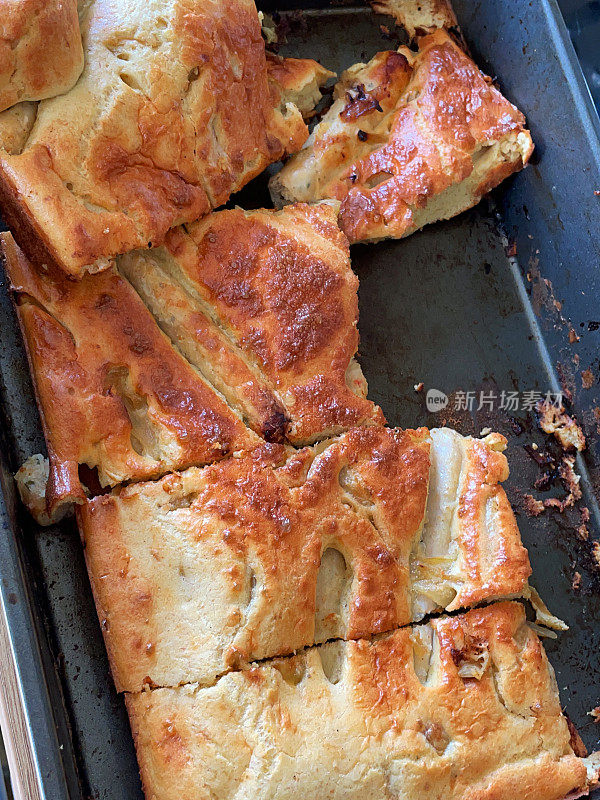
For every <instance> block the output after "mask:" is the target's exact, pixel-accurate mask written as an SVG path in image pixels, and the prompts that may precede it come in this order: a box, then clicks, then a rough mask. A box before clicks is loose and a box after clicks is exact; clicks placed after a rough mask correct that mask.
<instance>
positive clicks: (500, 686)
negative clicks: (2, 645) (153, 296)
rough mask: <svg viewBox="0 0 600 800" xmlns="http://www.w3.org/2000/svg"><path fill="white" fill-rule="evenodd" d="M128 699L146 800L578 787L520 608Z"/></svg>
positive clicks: (352, 799)
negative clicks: (207, 683)
mask: <svg viewBox="0 0 600 800" xmlns="http://www.w3.org/2000/svg"><path fill="white" fill-rule="evenodd" d="M126 701H127V707H128V711H129V714H130V719H131V723H132V730H133V734H134V739H135V741H136V748H137V754H138V760H139V763H140V768H141V774H142V781H143V784H144V788H145V791H146V794H147V795H148V796H150V797H157V798H158V797H160V798H164V800H171V798H172V800H179V798H181V797H194V798H198V800H209V798H210V800H233V798H235V799H236V800H251V799H252V798H261V800H274V799H275V798H279V797H285V798H290V800H301V798H324V797H331V798H344V800H364V798H367V797H368V798H369V800H400V798H402V800H424V798H434V797H435V798H448V800H516V798H527V800H560V799H562V798H564V797H566V796H567V795H568V794H569V793H570V792H576V791H577V790H580V791H583V792H585V790H586V788H587V780H586V765H585V762H584V761H583V760H581V759H579V758H577V756H576V755H575V753H574V752H573V748H572V747H571V744H570V733H569V727H568V725H567V721H566V719H565V717H564V716H563V715H562V713H561V708H560V702H559V699H558V693H557V691H556V683H555V680H554V677H553V674H552V671H551V668H550V667H549V665H548V662H547V659H546V656H545V654H544V651H543V648H542V646H541V643H540V641H539V639H538V638H537V636H536V635H535V634H534V633H533V631H531V630H530V629H529V628H528V627H527V624H526V620H525V614H524V609H523V607H522V606H520V605H519V604H516V603H502V604H499V605H496V606H492V607H489V608H485V609H479V610H476V611H470V612H469V613H467V614H464V615H461V616H457V617H454V618H452V619H444V620H436V621H433V622H431V623H429V625H425V626H419V627H418V628H416V629H413V630H409V629H403V630H399V631H397V632H395V633H393V634H392V635H389V636H385V637H383V638H380V639H378V640H376V641H373V642H367V641H359V642H348V643H339V642H334V643H330V644H325V645H321V646H320V647H317V648H312V649H309V650H306V651H304V652H302V653H300V654H299V655H297V656H295V657H292V658H288V659H277V660H275V661H267V662H265V663H262V664H258V665H256V666H254V667H253V668H251V669H249V670H246V671H242V672H235V673H230V674H228V675H226V676H224V677H222V678H221V679H220V680H219V681H217V683H216V684H215V685H214V686H211V687H198V686H180V687H178V688H175V689H157V690H154V691H146V692H142V693H140V694H130V695H127V697H126ZM217 765H218V766H217ZM221 765H223V766H222V767H221Z"/></svg>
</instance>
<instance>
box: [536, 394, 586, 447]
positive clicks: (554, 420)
mask: <svg viewBox="0 0 600 800" xmlns="http://www.w3.org/2000/svg"><path fill="white" fill-rule="evenodd" d="M536 409H537V412H538V415H539V416H538V422H539V426H540V428H541V429H542V430H543V431H544V433H551V434H553V435H554V437H555V438H556V439H557V440H558V442H559V443H560V445H561V447H562V448H563V450H578V451H581V450H583V449H584V448H585V436H584V433H583V431H582V430H581V428H580V427H579V425H578V424H577V422H575V420H574V419H573V418H572V417H570V416H569V415H568V414H567V413H566V412H565V409H564V406H562V405H561V406H555V405H553V404H552V403H549V402H548V401H546V400H540V402H539V403H537V405H536Z"/></svg>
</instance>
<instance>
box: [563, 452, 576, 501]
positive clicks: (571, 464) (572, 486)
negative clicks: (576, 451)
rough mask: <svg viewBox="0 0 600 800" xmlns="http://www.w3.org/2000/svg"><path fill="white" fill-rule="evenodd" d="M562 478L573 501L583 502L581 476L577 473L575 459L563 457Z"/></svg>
mask: <svg viewBox="0 0 600 800" xmlns="http://www.w3.org/2000/svg"><path fill="white" fill-rule="evenodd" d="M559 474H560V478H561V480H562V482H563V484H564V486H565V488H566V490H567V491H568V492H569V494H570V495H572V497H573V500H581V488H580V486H579V482H580V480H581V476H580V475H578V474H577V473H576V472H575V457H574V456H563V459H562V462H561V465H560V467H559Z"/></svg>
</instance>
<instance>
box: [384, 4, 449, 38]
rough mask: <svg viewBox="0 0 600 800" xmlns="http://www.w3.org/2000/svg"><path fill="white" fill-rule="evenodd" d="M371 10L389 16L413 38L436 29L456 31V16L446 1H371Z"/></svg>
mask: <svg viewBox="0 0 600 800" xmlns="http://www.w3.org/2000/svg"><path fill="white" fill-rule="evenodd" d="M371 5H372V6H373V10H374V11H377V12H378V13H379V14H389V15H390V16H392V17H394V19H395V20H396V22H398V23H399V24H400V25H402V27H403V28H405V29H406V30H407V32H408V35H409V36H410V37H411V38H413V37H414V36H415V35H417V34H419V35H424V34H426V33H431V32H432V31H434V30H436V29H437V28H443V29H444V30H450V29H456V28H457V26H458V23H457V20H456V15H455V13H454V10H453V8H452V6H451V5H450V3H449V2H448V0H371Z"/></svg>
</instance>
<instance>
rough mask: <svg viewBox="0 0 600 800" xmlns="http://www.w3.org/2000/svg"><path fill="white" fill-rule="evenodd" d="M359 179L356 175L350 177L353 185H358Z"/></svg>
mask: <svg viewBox="0 0 600 800" xmlns="http://www.w3.org/2000/svg"><path fill="white" fill-rule="evenodd" d="M357 179H358V175H355V174H354V173H352V175H350V181H351V182H352V183H356V181H357Z"/></svg>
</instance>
